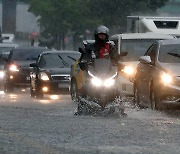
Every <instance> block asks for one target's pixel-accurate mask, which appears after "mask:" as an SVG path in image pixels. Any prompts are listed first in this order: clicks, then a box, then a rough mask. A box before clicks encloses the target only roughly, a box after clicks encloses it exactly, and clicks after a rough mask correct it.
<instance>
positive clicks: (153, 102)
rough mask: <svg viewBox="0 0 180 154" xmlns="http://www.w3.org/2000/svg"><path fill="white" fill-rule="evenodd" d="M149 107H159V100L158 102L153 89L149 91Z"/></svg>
mask: <svg viewBox="0 0 180 154" xmlns="http://www.w3.org/2000/svg"><path fill="white" fill-rule="evenodd" d="M150 100H151V109H152V110H158V109H159V102H158V98H157V95H156V94H155V92H154V90H152V92H151V98H150Z"/></svg>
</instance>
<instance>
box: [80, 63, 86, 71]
mask: <svg viewBox="0 0 180 154" xmlns="http://www.w3.org/2000/svg"><path fill="white" fill-rule="evenodd" d="M79 67H80V69H81V70H82V71H84V70H86V68H87V63H86V62H79Z"/></svg>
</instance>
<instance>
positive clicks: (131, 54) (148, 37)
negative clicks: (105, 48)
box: [111, 33, 174, 96]
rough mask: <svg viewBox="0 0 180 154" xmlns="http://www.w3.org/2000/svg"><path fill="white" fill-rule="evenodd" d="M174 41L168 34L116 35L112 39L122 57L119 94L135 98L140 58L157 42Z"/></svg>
mask: <svg viewBox="0 0 180 154" xmlns="http://www.w3.org/2000/svg"><path fill="white" fill-rule="evenodd" d="M167 39H174V37H173V36H171V35H167V34H155V33H127V34H115V35H113V36H112V37H111V41H114V43H115V47H116V48H117V50H118V53H119V54H120V55H122V58H121V60H120V61H119V66H120V72H119V75H118V79H119V80H118V81H119V83H118V88H119V93H120V94H121V95H123V96H133V95H134V90H133V81H134V75H135V73H136V67H137V65H138V63H139V57H140V56H143V55H144V53H145V52H146V51H147V49H148V48H149V47H150V46H151V45H152V44H153V43H154V42H155V41H157V40H167Z"/></svg>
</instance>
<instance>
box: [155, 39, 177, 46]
mask: <svg viewBox="0 0 180 154" xmlns="http://www.w3.org/2000/svg"><path fill="white" fill-rule="evenodd" d="M157 42H159V43H160V44H161V45H168V44H179V45H180V39H174V40H159V41H157Z"/></svg>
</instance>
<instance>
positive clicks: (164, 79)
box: [161, 73, 172, 84]
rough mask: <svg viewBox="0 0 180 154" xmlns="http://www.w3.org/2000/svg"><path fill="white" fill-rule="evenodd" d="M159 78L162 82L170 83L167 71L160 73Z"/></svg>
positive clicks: (170, 79) (170, 78)
mask: <svg viewBox="0 0 180 154" xmlns="http://www.w3.org/2000/svg"><path fill="white" fill-rule="evenodd" d="M161 80H162V81H163V83H165V84H170V83H172V77H171V76H170V75H169V74H167V73H163V74H162V75H161Z"/></svg>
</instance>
